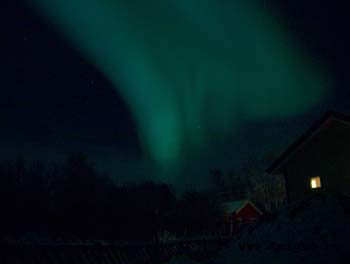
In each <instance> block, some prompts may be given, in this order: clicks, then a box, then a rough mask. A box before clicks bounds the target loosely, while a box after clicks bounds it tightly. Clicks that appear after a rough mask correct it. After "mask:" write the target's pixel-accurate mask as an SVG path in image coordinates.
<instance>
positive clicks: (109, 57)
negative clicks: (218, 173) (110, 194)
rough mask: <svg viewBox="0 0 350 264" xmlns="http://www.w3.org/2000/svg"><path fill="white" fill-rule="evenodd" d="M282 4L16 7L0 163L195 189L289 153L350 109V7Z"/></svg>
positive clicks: (8, 38) (113, 1) (8, 25)
mask: <svg viewBox="0 0 350 264" xmlns="http://www.w3.org/2000/svg"><path fill="white" fill-rule="evenodd" d="M281 2H282V1H272V0H265V1H262V0H261V1H258V0H254V1H253V0H250V1H241V0H232V1H211V0H202V1H199V0H192V1H189V0H186V1H185V0H182V1H180V0H179V1H173V0H167V1H160V0H154V1H143V0H135V1H126V0H108V1H107V0H105V1H97V0H86V1H78V0H76V1H68V0H67V1H65V0H60V1H58V0H57V1H56V0H51V1H47V0H27V1H19V0H17V1H10V0H5V2H4V3H2V8H1V10H0V13H1V20H3V21H2V23H1V32H3V34H4V36H5V38H3V40H2V43H1V46H2V48H1V57H2V63H1V66H0V67H1V71H0V72H1V74H0V78H1V91H2V95H1V97H0V107H1V108H0V117H1V129H0V142H1V146H2V147H1V150H0V158H1V159H4V160H6V159H11V158H13V157H15V156H18V155H23V156H24V157H28V158H33V159H49V160H50V159H51V160H57V159H62V158H63V157H65V156H66V155H69V154H70V153H76V152H85V153H87V154H88V155H89V156H90V157H91V159H92V160H94V161H95V163H96V165H97V166H98V168H99V169H100V170H102V171H104V172H106V173H107V174H109V175H111V176H112V177H113V178H114V179H116V180H117V181H122V182H123V181H139V180H144V179H152V180H161V181H165V182H171V183H174V184H175V185H177V186H189V187H193V186H197V185H198V183H203V184H204V183H205V179H206V178H207V176H208V171H209V170H210V169H211V168H223V169H224V170H232V169H236V168H238V167H239V166H241V165H242V164H243V163H244V162H245V161H246V160H248V159H250V158H257V157H261V156H263V155H265V154H266V153H275V154H278V153H279V152H281V151H282V150H283V149H284V148H285V147H287V146H288V144H289V143H291V142H292V141H293V140H294V139H295V137H297V136H298V135H299V134H300V133H302V132H303V130H304V129H306V128H307V127H308V126H309V125H310V124H311V123H312V122H313V121H314V120H315V119H317V118H318V117H319V116H320V115H321V114H322V113H323V112H325V111H327V110H328V109H335V110H338V111H341V112H344V113H350V107H349V104H348V102H349V99H350V96H349V89H348V87H349V74H348V73H349V65H348V61H349V51H348V46H349V45H348V44H349V38H348V34H347V31H348V30H347V28H348V21H347V20H348V18H347V15H346V13H345V10H346V9H345V8H344V7H343V6H341V4H340V1H339V3H337V1H335V2H334V3H332V4H330V3H328V4H326V3H322V2H321V3H320V2H319V1H307V3H304V2H305V1H301V0H300V1H299V0H297V1H283V3H281Z"/></svg>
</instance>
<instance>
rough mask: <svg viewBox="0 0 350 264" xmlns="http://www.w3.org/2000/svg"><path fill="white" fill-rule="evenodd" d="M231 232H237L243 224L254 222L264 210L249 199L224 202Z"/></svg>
mask: <svg viewBox="0 0 350 264" xmlns="http://www.w3.org/2000/svg"><path fill="white" fill-rule="evenodd" d="M224 210H225V213H226V216H227V220H228V221H227V222H228V226H229V228H228V229H229V233H230V234H236V233H238V231H239V230H240V229H241V227H242V226H245V225H250V224H254V223H255V222H256V221H257V220H258V219H259V217H260V216H261V215H262V212H261V211H260V210H259V209H258V208H257V207H256V206H255V205H254V204H253V203H252V202H251V201H249V200H238V201H231V202H226V203H224Z"/></svg>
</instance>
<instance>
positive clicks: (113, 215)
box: [0, 155, 282, 240]
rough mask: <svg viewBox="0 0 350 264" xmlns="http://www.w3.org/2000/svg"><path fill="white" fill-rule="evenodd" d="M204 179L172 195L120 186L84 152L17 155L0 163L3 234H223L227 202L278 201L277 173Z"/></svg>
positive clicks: (148, 186) (163, 189) (159, 186)
mask: <svg viewBox="0 0 350 264" xmlns="http://www.w3.org/2000/svg"><path fill="white" fill-rule="evenodd" d="M253 171H254V170H253ZM249 173H252V171H250V172H249ZM209 177H210V179H211V183H212V184H211V187H210V188H208V190H203V191H188V192H185V193H183V194H182V195H181V196H177V195H176V194H175V192H174V190H173V188H172V186H170V185H168V184H164V183H154V182H143V183H138V184H128V185H117V184H115V183H114V182H113V181H112V180H111V178H109V177H107V176H105V175H102V174H100V173H99V172H98V171H97V170H96V169H95V166H94V164H93V163H92V162H90V161H89V160H88V159H87V157H86V156H84V155H75V156H71V157H69V158H67V160H65V161H64V162H62V163H61V164H54V165H53V164H51V165H48V164H44V163H42V162H39V161H36V162H33V161H30V162H29V161H26V160H25V159H23V158H18V159H17V160H16V161H14V162H6V163H2V164H0V210H1V225H0V236H1V237H3V238H4V237H15V238H20V237H23V236H26V235H27V234H36V235H37V236H39V237H44V238H48V239H106V240H151V239H154V238H155V236H156V235H157V234H158V235H159V234H164V233H168V234H176V235H177V236H178V237H179V236H181V237H182V236H194V235H202V234H204V233H214V232H225V228H226V227H227V226H226V224H225V217H224V211H223V208H222V206H221V205H222V202H224V201H225V200H229V199H239V198H246V197H248V196H249V198H251V199H255V200H256V201H258V203H260V204H261V205H262V206H264V203H266V201H270V200H271V199H275V200H276V202H275V204H274V205H273V206H276V204H277V203H279V202H281V201H277V200H278V199H280V200H281V199H282V198H281V197H282V196H281V197H278V195H281V194H280V193H279V192H280V190H279V188H280V186H279V185H278V184H279V183H278V182H277V184H276V180H275V179H273V180H271V182H266V181H265V183H264V184H262V183H260V182H259V180H257V179H258V178H257V177H256V175H254V177H253V176H252V175H251V177H250V178H249V177H248V176H243V175H241V176H240V177H234V176H233V175H231V174H224V173H222V172H221V171H220V170H213V171H211V174H210V176H209ZM253 178H254V180H253ZM240 181H241V182H240ZM280 189H281V188H280ZM281 193H282V192H281ZM274 195H275V196H276V197H273V196H274ZM267 196H269V197H268V198H267ZM268 203H269V202H268ZM269 206H270V207H271V205H269ZM269 206H266V208H264V209H268V207H269ZM270 209H271V208H270Z"/></svg>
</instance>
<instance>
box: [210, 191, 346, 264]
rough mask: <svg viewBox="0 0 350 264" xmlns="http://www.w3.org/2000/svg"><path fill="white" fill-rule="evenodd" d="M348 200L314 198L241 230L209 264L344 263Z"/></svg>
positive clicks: (285, 208) (327, 197)
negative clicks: (250, 227)
mask: <svg viewBox="0 0 350 264" xmlns="http://www.w3.org/2000/svg"><path fill="white" fill-rule="evenodd" d="M349 238H350V199H349V198H346V197H330V196H317V197H313V198H312V199H308V200H305V201H302V202H299V203H295V204H291V205H289V206H285V207H283V208H282V209H281V210H280V211H279V213H278V214H277V215H276V216H275V217H273V218H271V219H269V220H265V221H262V222H261V223H260V224H259V225H258V226H256V227H255V228H254V229H252V230H244V231H243V232H242V233H241V234H240V236H239V237H238V238H236V239H235V241H232V242H231V243H230V244H228V245H227V246H226V247H225V248H224V249H223V250H222V251H221V252H220V253H219V256H218V257H217V258H216V259H214V260H213V261H211V262H210V263H211V264H229V263H235V264H236V263H237V264H253V263H269V264H270V263H304V264H305V263H348V262H349V260H350V243H349Z"/></svg>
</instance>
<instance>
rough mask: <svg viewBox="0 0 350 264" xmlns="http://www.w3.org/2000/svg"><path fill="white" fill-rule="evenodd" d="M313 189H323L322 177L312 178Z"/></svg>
mask: <svg viewBox="0 0 350 264" xmlns="http://www.w3.org/2000/svg"><path fill="white" fill-rule="evenodd" d="M310 183H311V189H316V188H321V179H320V177H313V178H311V181H310Z"/></svg>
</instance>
